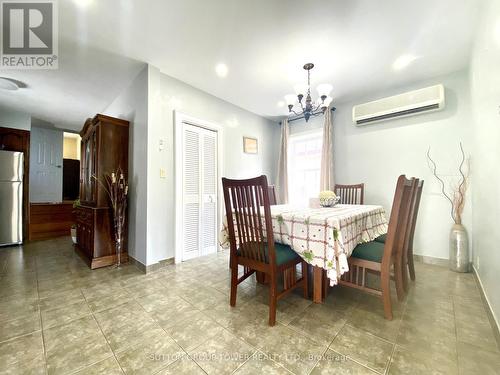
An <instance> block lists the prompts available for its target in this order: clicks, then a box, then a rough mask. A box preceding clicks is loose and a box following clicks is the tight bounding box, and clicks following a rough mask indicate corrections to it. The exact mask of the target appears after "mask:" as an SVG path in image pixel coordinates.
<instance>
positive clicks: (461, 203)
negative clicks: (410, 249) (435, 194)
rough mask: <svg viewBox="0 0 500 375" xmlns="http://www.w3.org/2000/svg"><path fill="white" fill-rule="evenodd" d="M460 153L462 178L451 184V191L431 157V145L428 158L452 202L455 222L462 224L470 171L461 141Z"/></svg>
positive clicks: (459, 169)
mask: <svg viewBox="0 0 500 375" xmlns="http://www.w3.org/2000/svg"><path fill="white" fill-rule="evenodd" d="M460 153H461V161H460V166H459V167H458V171H459V173H460V179H459V181H458V182H457V183H456V184H452V185H451V186H450V190H451V192H450V193H447V192H446V188H445V183H444V181H443V179H442V178H441V177H439V175H438V173H437V166H436V163H435V162H434V160H432V158H431V148H430V147H429V149H428V150H427V160H428V161H429V164H430V168H431V171H432V174H433V175H434V177H436V179H437V180H438V181H439V183H440V185H441V193H442V194H443V196H444V197H445V198H446V199H447V200H448V201H449V202H450V204H451V218H452V219H453V221H454V222H455V224H462V213H463V211H464V207H465V195H466V192H467V188H468V185H469V172H470V165H469V158H466V157H465V152H464V148H463V146H462V142H460Z"/></svg>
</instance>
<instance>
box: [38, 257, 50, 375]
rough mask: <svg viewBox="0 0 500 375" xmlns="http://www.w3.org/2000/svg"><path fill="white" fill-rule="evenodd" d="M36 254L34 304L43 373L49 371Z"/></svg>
mask: <svg viewBox="0 0 500 375" xmlns="http://www.w3.org/2000/svg"><path fill="white" fill-rule="evenodd" d="M37 259H38V256H35V277H36V297H37V298H36V304H37V307H38V316H39V319H40V333H41V335H42V348H43V359H44V362H45V373H46V374H48V373H49V364H48V361H47V349H46V347H45V346H46V345H45V332H44V330H43V322H42V309H41V308H40V291H39V284H38V262H37Z"/></svg>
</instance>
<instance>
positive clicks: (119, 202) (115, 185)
mask: <svg viewBox="0 0 500 375" xmlns="http://www.w3.org/2000/svg"><path fill="white" fill-rule="evenodd" d="M92 178H94V179H95V180H96V181H97V182H98V183H99V184H100V185H101V186H102V188H103V189H104V191H105V192H106V193H107V195H108V198H109V201H110V203H111V208H112V211H113V222H114V232H115V233H114V234H115V241H116V252H117V260H118V265H120V254H121V250H122V246H123V243H122V237H123V229H124V225H125V217H126V209H127V195H128V184H127V180H126V178H125V176H124V174H123V171H122V169H121V168H118V169H117V170H116V171H115V172H111V174H105V175H104V182H102V181H101V180H100V179H99V178H97V177H96V176H95V175H93V176H92Z"/></svg>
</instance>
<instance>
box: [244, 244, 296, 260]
mask: <svg viewBox="0 0 500 375" xmlns="http://www.w3.org/2000/svg"><path fill="white" fill-rule="evenodd" d="M264 251H265V254H266V259H268V248H267V244H266V245H265V248H264ZM274 251H275V253H276V264H277V265H278V266H279V265H281V264H284V263H287V262H290V261H291V260H293V259H296V258H300V255H299V254H297V253H296V252H295V251H293V250H292V248H291V247H290V246H288V245H283V244H281V243H277V242H275V243H274ZM238 255H240V250H239V249H238Z"/></svg>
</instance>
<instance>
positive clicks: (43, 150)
mask: <svg viewBox="0 0 500 375" xmlns="http://www.w3.org/2000/svg"><path fill="white" fill-rule="evenodd" d="M62 148H63V132H62V131H59V130H51V129H43V128H37V127H32V128H31V134H30V202H34V203H36V202H38V203H40V202H61V201H62V164H63V153H62Z"/></svg>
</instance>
